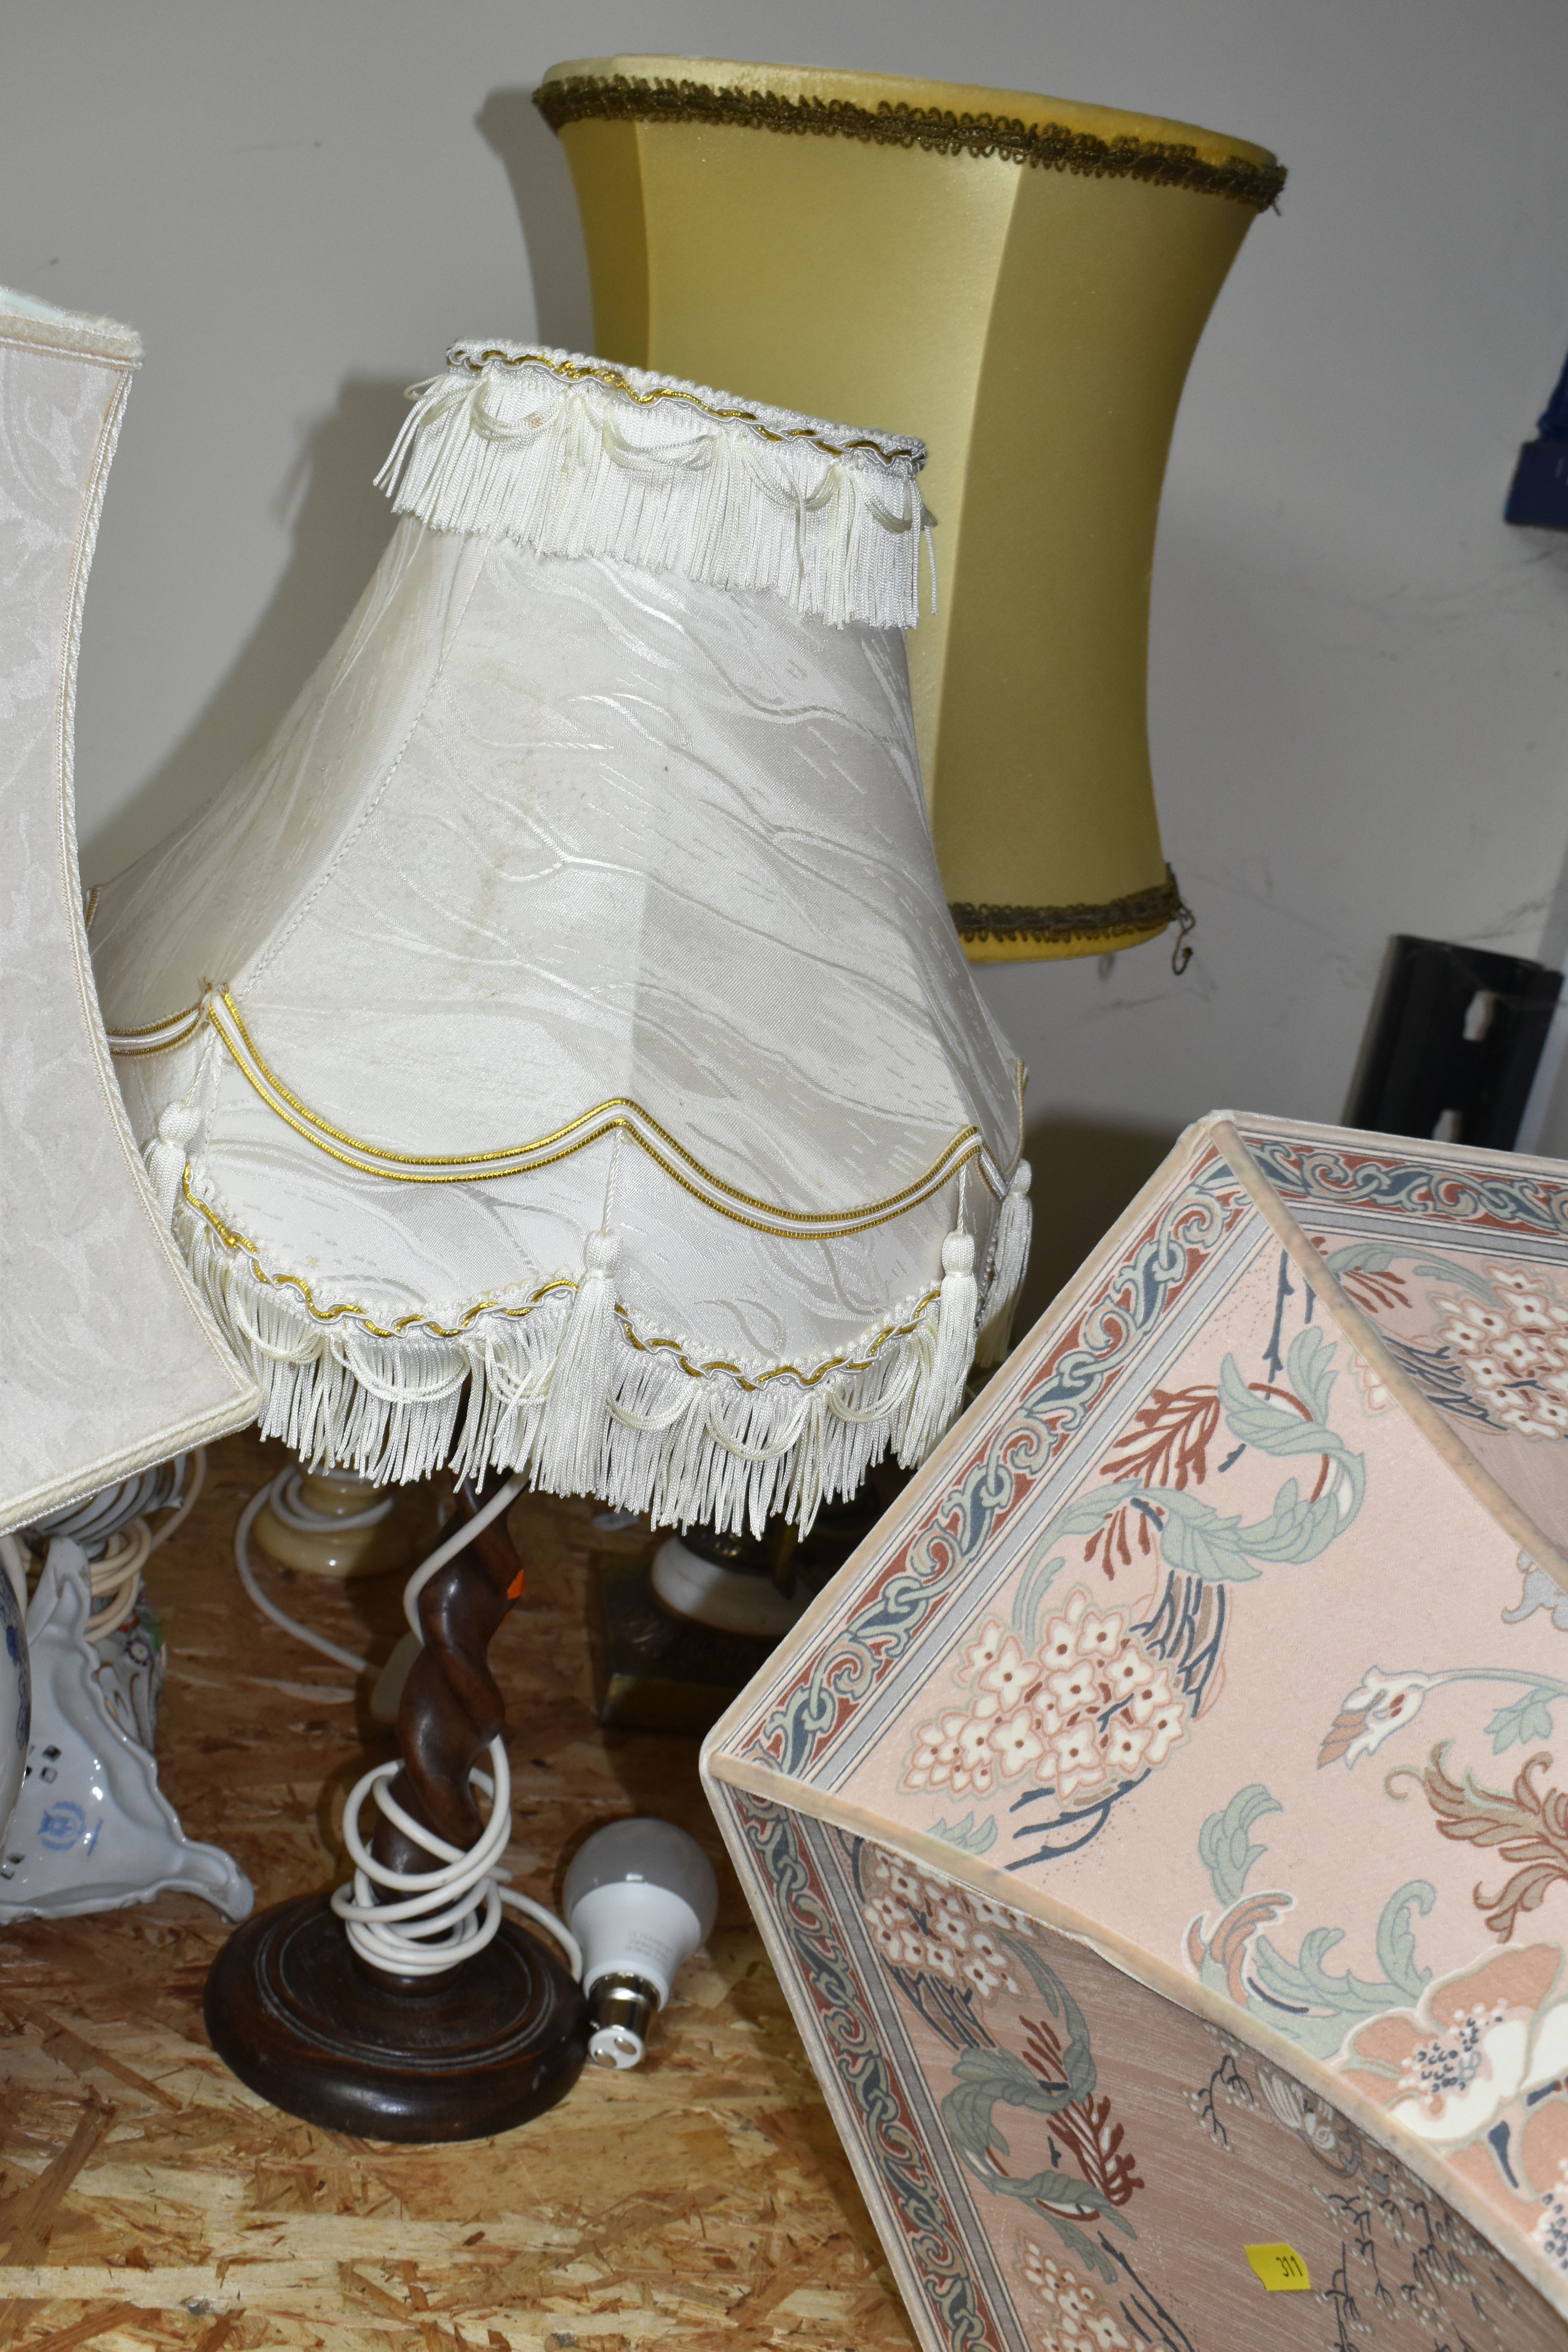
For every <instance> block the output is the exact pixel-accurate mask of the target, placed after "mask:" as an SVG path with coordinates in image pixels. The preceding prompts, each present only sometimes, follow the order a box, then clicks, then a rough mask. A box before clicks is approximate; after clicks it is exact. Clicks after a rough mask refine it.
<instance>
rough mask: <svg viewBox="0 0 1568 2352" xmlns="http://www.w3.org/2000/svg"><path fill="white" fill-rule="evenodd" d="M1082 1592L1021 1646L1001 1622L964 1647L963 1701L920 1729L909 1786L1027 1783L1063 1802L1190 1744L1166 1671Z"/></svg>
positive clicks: (980, 1793) (976, 1788)
mask: <svg viewBox="0 0 1568 2352" xmlns="http://www.w3.org/2000/svg"><path fill="white" fill-rule="evenodd" d="M1092 1598H1093V1596H1092V1595H1091V1594H1090V1593H1089V1592H1088V1591H1086V1590H1085V1589H1084V1588H1083V1587H1082V1586H1081V1585H1080V1586H1079V1587H1078V1588H1077V1589H1076V1590H1075V1591H1072V1592H1071V1593H1070V1594H1069V1595H1068V1599H1067V1605H1066V1607H1065V1608H1064V1609H1063V1610H1062V1612H1061V1613H1060V1614H1059V1615H1058V1616H1055V1617H1053V1618H1052V1619H1051V1620H1050V1622H1049V1623H1048V1624H1047V1627H1046V1630H1045V1632H1044V1633H1042V1634H1041V1636H1040V1638H1039V1640H1038V1641H1037V1643H1034V1644H1033V1645H1032V1646H1031V1647H1030V1648H1029V1649H1028V1650H1026V1649H1025V1648H1024V1646H1023V1644H1022V1643H1021V1642H1020V1641H1019V1639H1018V1637H1017V1635H1016V1633H1009V1632H1008V1631H1007V1629H1006V1627H1005V1625H1003V1624H1002V1623H1001V1622H1000V1621H999V1620H998V1619H996V1618H992V1619H991V1620H989V1622H987V1623H986V1624H985V1625H984V1627H983V1628H982V1629H981V1632H980V1633H979V1636H978V1638H977V1639H976V1640H975V1641H974V1642H973V1643H971V1644H970V1646H969V1647H968V1648H967V1649H966V1650H965V1652H964V1654H963V1655H964V1664H963V1665H962V1666H961V1667H960V1668H959V1671H958V1677H957V1678H958V1681H959V1682H960V1684H961V1685H962V1684H969V1685H972V1688H971V1690H970V1692H969V1695H968V1699H967V1705H966V1706H963V1707H951V1708H947V1709H945V1710H943V1711H942V1713H941V1714H939V1715H937V1716H934V1717H932V1718H931V1720H930V1721H929V1722H927V1723H923V1724H921V1726H920V1727H919V1728H918V1730H917V1732H916V1735H915V1744H914V1748H913V1752H912V1754H911V1756H910V1762H909V1766H908V1768H907V1769H906V1771H905V1773H904V1782H903V1785H904V1787H905V1788H906V1789H910V1790H925V1789H950V1790H952V1793H953V1794H954V1795H955V1796H963V1795H967V1794H971V1793H972V1794H973V1795H974V1796H977V1797H988V1796H990V1795H991V1794H992V1792H993V1790H994V1789H995V1788H996V1787H997V1786H998V1785H999V1784H1005V1783H1006V1782H1008V1781H1014V1780H1023V1781H1024V1782H1025V1784H1026V1786H1032V1787H1034V1788H1037V1789H1045V1790H1051V1791H1052V1792H1053V1793H1054V1794H1055V1795H1056V1796H1057V1797H1058V1798H1059V1799H1060V1800H1061V1801H1062V1802H1063V1803H1064V1804H1065V1803H1068V1802H1069V1801H1071V1800H1072V1799H1074V1798H1081V1797H1087V1796H1091V1795H1093V1796H1098V1795H1102V1794H1104V1793H1106V1792H1107V1791H1109V1790H1113V1789H1114V1788H1115V1787H1116V1785H1117V1784H1118V1783H1120V1782H1126V1781H1131V1780H1140V1779H1142V1776H1143V1775H1144V1774H1145V1773H1147V1772H1149V1771H1151V1770H1152V1769H1153V1768H1154V1767H1155V1766H1156V1765H1159V1764H1163V1762H1164V1760H1165V1759H1166V1757H1167V1756H1168V1755H1169V1754H1170V1752H1171V1750H1172V1748H1174V1747H1175V1746H1176V1745H1177V1743H1178V1741H1180V1740H1182V1739H1183V1738H1185V1736H1186V1730H1187V1709H1186V1705H1185V1702H1184V1699H1183V1697H1182V1696H1181V1694H1180V1693H1179V1692H1178V1691H1177V1690H1176V1689H1175V1688H1174V1687H1173V1681H1172V1676H1171V1673H1170V1669H1169V1667H1168V1666H1167V1665H1166V1664H1165V1663H1164V1662H1163V1660H1160V1659H1157V1658H1155V1657H1152V1655H1151V1654H1150V1653H1149V1652H1148V1651H1147V1650H1146V1649H1145V1648H1143V1647H1142V1645H1141V1644H1140V1643H1139V1642H1138V1641H1137V1640H1136V1639H1135V1638H1134V1636H1133V1635H1132V1634H1131V1633H1129V1632H1128V1630H1127V1617H1126V1612H1124V1611H1121V1610H1100V1609H1097V1608H1095V1607H1093V1606H1092V1605H1091V1602H1092Z"/></svg>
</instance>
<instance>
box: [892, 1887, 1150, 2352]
mask: <svg viewBox="0 0 1568 2352" xmlns="http://www.w3.org/2000/svg"><path fill="white" fill-rule="evenodd" d="M853 1853H854V1869H855V1874H856V1881H857V1885H858V1891H859V1897H860V1916H861V1918H862V1920H863V1921H864V1923H865V1926H866V1927H867V1929H868V1932H869V1934H870V1937H871V1941H872V1943H873V1944H874V1946H875V1947H876V1948H877V1950H878V1951H879V1953H880V1954H881V1956H882V1958H883V1959H884V1961H885V1962H886V1964H887V1968H888V1973H889V1979H890V1980H891V1982H892V1984H893V1986H894V1988H895V1990H897V1992H898V1994H899V1996H900V1999H901V2000H903V2001H904V2002H905V2003H906V2004H907V2006H908V2008H909V2009H910V2011H912V2012H913V2013H914V2014H916V2015H918V2016H920V2017H921V2018H923V2019H924V2021H925V2022H926V2023H927V2024H928V2025H930V2026H931V2027H933V2028H934V2029H935V2031H936V2032H937V2033H938V2034H939V2035H940V2036H941V2038H942V2041H943V2042H946V2043H947V2045H948V2047H949V2049H950V2050H952V2051H953V2052H954V2053H956V2058H955V2063H954V2064H953V2068H952V2073H953V2077H954V2081H953V2087H952V2089H951V2090H950V2091H949V2092H948V2093H947V2095H946V2096H945V2097H944V2098H943V2099H942V2127H943V2129H944V2131H945V2133H946V2134H947V2137H948V2139H949V2141H950V2142H951V2144H952V2147H954V2148H955V2149H956V2150H957V2151H958V2154H959V2156H960V2158H962V2160H963V2164H964V2166H965V2168H966V2169H967V2171H968V2172H969V2174H970V2175H971V2177H972V2179H973V2181H974V2182H976V2183H978V2185H979V2186H980V2187H981V2188H983V2189H987V2190H989V2191H990V2193H991V2194H992V2195H993V2196H994V2197H996V2198H1001V2199H1005V2200H1009V2201H1010V2202H1016V2203H1022V2204H1023V2205H1025V2206H1026V2207H1027V2209H1028V2210H1029V2211H1030V2212H1031V2213H1033V2214H1036V2215H1038V2216H1039V2217H1040V2218H1041V2219H1042V2220H1044V2221H1047V2222H1048V2223H1049V2225H1050V2227H1051V2228H1052V2230H1054V2231H1055V2232H1056V2234H1057V2236H1058V2238H1059V2239H1060V2241H1061V2242H1062V2244H1063V2246H1064V2247H1065V2248H1066V2250H1067V2252H1068V2253H1069V2254H1070V2255H1072V2256H1073V2257H1074V2258H1075V2259H1076V2260H1077V2261H1078V2262H1079V2264H1080V2266H1081V2267H1082V2268H1083V2269H1085V2270H1087V2271H1091V2272H1093V2273H1095V2274H1096V2275H1097V2276H1099V2277H1100V2278H1101V2279H1102V2280H1104V2281H1105V2283H1106V2284H1108V2285H1114V2284H1117V2283H1118V2282H1119V2281H1121V2280H1123V2278H1124V2276H1125V2278H1129V2279H1130V2278H1131V2277H1132V2276H1133V2273H1132V2272H1131V2266H1130V2264H1129V2262H1128V2259H1127V2256H1126V2255H1125V2254H1124V2253H1121V2254H1119V2255H1118V2257H1117V2258H1116V2259H1115V2260H1113V2259H1112V2257H1111V2253H1110V2241H1109V2240H1108V2239H1107V2238H1106V2237H1105V2235H1104V2231H1105V2230H1106V2229H1107V2228H1110V2229H1111V2230H1114V2231H1117V2232H1118V2233H1119V2234H1120V2235H1121V2237H1123V2238H1127V2239H1136V2237H1137V2235H1138V2232H1137V2231H1136V2229H1135V2228H1134V2227H1133V2225H1132V2223H1131V2221H1130V2220H1129V2219H1128V2217H1127V2211H1126V2209H1127V2207H1128V2206H1129V2205H1131V2202H1132V2200H1133V2199H1134V2198H1135V2197H1136V2195H1137V2194H1138V2191H1139V2190H1140V2189H1142V2188H1143V2186H1144V2182H1143V2179H1142V2175H1141V2174H1140V2172H1139V2170H1138V2165H1137V2159H1136V2158H1135V2157H1134V2155H1133V2153H1132V2151H1131V2148H1130V2147H1128V2146H1127V2142H1126V2132H1125V2128H1124V2126H1122V2124H1121V2122H1120V2121H1119V2120H1118V2119H1117V2116H1115V2114H1114V2112H1113V2111H1112V2106H1111V2102H1110V2099H1109V2098H1108V2097H1107V2096H1106V2095H1105V2094H1104V2093H1103V2092H1102V2091H1100V2088H1099V2087H1098V2070H1097V2068H1096V2064H1095V2059H1094V2051H1093V2048H1092V2046H1091V2043H1090V2039H1089V2027H1088V2025H1087V2024H1086V2023H1085V2021H1084V2018H1083V2014H1082V2011H1080V2010H1079V2006H1078V2004H1077V2002H1076V2001H1075V2000H1073V1997H1072V1995H1071V1994H1070V1993H1069V1992H1068V1989H1067V1987H1066V1986H1065V1985H1064V1984H1063V1982H1062V1980H1061V1979H1060V1977H1058V1974H1057V1973H1056V1971H1055V1969H1052V1968H1050V1967H1049V1966H1048V1965H1047V1961H1046V1959H1045V1958H1044V1955H1043V1950H1042V1942H1043V1939H1042V1937H1041V1935H1040V1931H1039V1929H1038V1928H1037V1927H1036V1926H1035V1924H1034V1923H1033V1921H1031V1920H1028V1919H1026V1918H1025V1917H1024V1916H1022V1915H1021V1914H1020V1913H1018V1912H1016V1911H1012V1910H1009V1909H1008V1907H1007V1906H1005V1904H1001V1903H993V1902H990V1901H988V1900H986V1898H985V1897H984V1896H982V1895H975V1894H973V1893H972V1892H970V1891H969V1890H968V1889H966V1888H964V1887H961V1886H956V1885H953V1884H952V1881H951V1880H950V1879H946V1878H943V1877H942V1876H941V1875H940V1874H937V1873H936V1872H933V1871H930V1870H922V1869H919V1868H917V1867H916V1866H915V1865H914V1864H911V1863H908V1862H905V1861H903V1860H902V1859H901V1858H900V1856H899V1855H897V1854H893V1853H888V1852H887V1851H886V1849H885V1848H883V1847H880V1846H876V1845H871V1844H863V1843H858V1842H857V1843H855V1845H854V1848H853ZM1002 1993H1007V1994H1010V1995H1012V1996H1013V1997H1014V1998H1015V1999H1016V2000H1026V2001H1027V2002H1028V2004H1029V2009H1028V2011H1020V2012H1018V2013H1017V2015H1016V2020H1015V2023H1016V2031H1017V2032H1018V2033H1019V2035H1020V2036H1021V2046H1020V2047H1018V2048H1016V2049H1014V2048H1010V2047H1008V2046H1007V2044H1006V2042H1005V2040H1003V2039H999V2038H998V2034H999V2031H1002V2030H1003V2029H999V2028H997V2027H994V2024H993V2022H992V2021H991V2019H990V2018H989V2017H988V2015H987V2011H988V2010H989V2009H990V2008H991V2005H992V2004H993V2003H994V2001H995V2000H996V1998H997V1996H998V1995H999V1994H1002ZM1036 2004H1038V2013H1037V2014H1036V2013H1032V2012H1033V2011H1035V2007H1036ZM998 2107H1009V2108H1016V2109H1019V2110H1021V2111H1022V2112H1024V2113H1025V2114H1033V2115H1035V2116H1042V2117H1045V2118H1047V2121H1048V2129H1049V2137H1048V2140H1047V2149H1048V2154H1049V2162H1048V2164H1047V2166H1046V2167H1045V2168H1044V2169H1042V2170H1040V2171H1037V2172H1035V2173H1026V2174H1023V2175H1022V2176H1020V2174H1019V2173H1018V2172H1017V2171H1016V2169H1013V2168H1010V2167H1009V2166H1008V2164H1007V2163H1005V2161H1003V2159H1004V2158H1006V2157H1007V2155H1008V2152H1009V2151H1008V2141H1007V2138H1006V2137H1005V2135H1004V2133H1003V2131H1002V2129H1001V2127H1000V2126H998V2124H997V2121H996V2110H997V2109H998ZM1089 2231H1095V2232H1096V2233H1097V2237H1091V2236H1090V2235H1089ZM1064 2275H1065V2274H1064ZM1081 2316H1082V2314H1081V2313H1080V2312H1079V2310H1078V2308H1077V2306H1074V2307H1073V2308H1072V2309H1071V2310H1066V2311H1064V2315H1063V2324H1064V2325H1065V2324H1066V2320H1067V2319H1069V2318H1070V2319H1077V2318H1079V2317H1081ZM1077 2340H1079V2339H1075V2338H1072V2337H1070V2336H1069V2337H1066V2338H1064V2339H1063V2341H1064V2342H1076V2341H1077ZM1083 2340H1085V2341H1088V2342H1091V2343H1092V2342H1093V2341H1095V2340H1096V2339H1094V2338H1093V2337H1092V2336H1090V2337H1088V2338H1086V2339H1083ZM1103 2340H1104V2341H1105V2342H1106V2343H1108V2344H1113V2343H1114V2341H1115V2339H1114V2338H1113V2337H1106V2338H1104V2339H1103ZM1165 2340H1167V2341H1168V2340H1169V2339H1168V2338H1167V2339H1165ZM1126 2341H1127V2342H1128V2343H1129V2344H1131V2341H1132V2338H1131V2336H1129V2337H1128V2338H1126Z"/></svg>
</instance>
